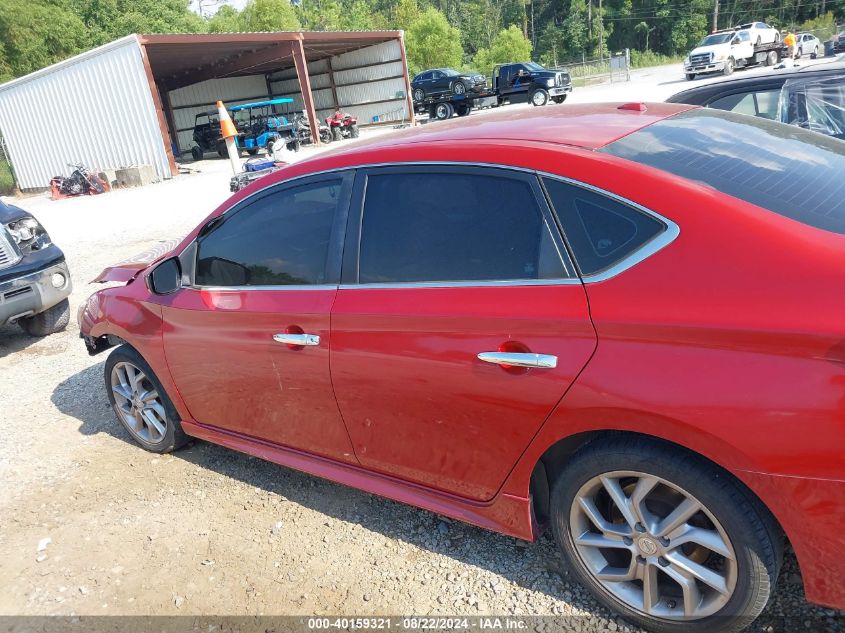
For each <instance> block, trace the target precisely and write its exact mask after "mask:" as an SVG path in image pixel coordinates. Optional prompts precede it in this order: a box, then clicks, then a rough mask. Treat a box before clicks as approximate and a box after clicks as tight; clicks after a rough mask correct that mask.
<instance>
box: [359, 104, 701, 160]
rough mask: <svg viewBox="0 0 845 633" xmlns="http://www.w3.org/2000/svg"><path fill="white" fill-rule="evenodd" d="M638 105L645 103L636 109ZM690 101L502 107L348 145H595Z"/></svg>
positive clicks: (672, 112)
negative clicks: (483, 142)
mask: <svg viewBox="0 0 845 633" xmlns="http://www.w3.org/2000/svg"><path fill="white" fill-rule="evenodd" d="M640 107H642V108H643V109H642V110H639V109H633V108H640ZM691 107H693V106H688V105H684V104H668V103H645V104H640V103H637V104H620V103H590V104H573V105H567V106H546V107H542V108H530V109H519V110H517V109H514V110H511V109H510V108H503V109H501V110H500V111H498V112H493V113H490V114H487V113H485V114H483V115H479V116H473V117H469V118H467V117H460V118H454V119H451V120H449V121H437V122H431V123H427V124H425V125H422V126H419V127H417V128H413V129H410V130H405V131H403V132H397V133H395V134H390V135H386V136H382V137H378V138H375V139H372V140H370V141H363V142H360V143H356V145H355V149H350V150H349V151H351V152H354V151H356V150H357V149H358V148H361V149H366V150H367V151H369V150H372V149H374V148H378V147H387V146H396V145H405V144H413V143H440V142H444V143H472V142H480V141H504V142H514V143H522V142H539V143H549V144H553V145H567V146H571V147H579V148H583V149H590V150H594V149H599V148H601V147H604V146H605V145H607V144H608V143H612V142H613V141H615V140H618V139H620V138H622V137H623V136H627V135H628V134H631V133H632V132H636V131H637V130H639V129H642V128H644V127H646V126H648V125H651V124H652V123H655V122H656V121H660V120H662V119H665V118H668V117H671V116H674V115H675V114H678V113H679V112H685V111H686V110H689V109H691ZM620 108H621V109H620Z"/></svg>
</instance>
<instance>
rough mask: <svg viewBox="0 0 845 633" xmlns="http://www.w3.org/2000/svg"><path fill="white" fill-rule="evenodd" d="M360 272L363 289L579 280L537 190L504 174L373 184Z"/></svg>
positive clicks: (384, 178)
mask: <svg viewBox="0 0 845 633" xmlns="http://www.w3.org/2000/svg"><path fill="white" fill-rule="evenodd" d="M358 272H359V274H358V278H359V282H360V283H408V282H435V283H436V282H472V281H515V280H542V279H561V278H568V277H572V276H574V271H572V270H571V269H568V267H566V266H565V265H564V263H563V259H562V258H561V253H560V252H559V250H558V245H557V243H556V241H555V240H554V239H553V237H552V233H551V229H550V227H549V226H548V224H547V222H546V216H545V215H544V213H543V211H542V209H541V207H540V204H539V203H538V201H537V198H536V197H535V194H534V190H533V189H532V186H531V184H530V183H529V182H528V181H527V179H525V178H522V177H520V178H514V177H508V176H507V174H503V173H502V172H501V171H499V170H497V173H487V174H485V173H483V172H482V171H481V170H478V171H476V172H467V171H456V172H452V173H449V172H445V171H418V172H407V173H389V174H371V175H370V176H368V178H367V186H366V197H365V200H364V206H363V217H362V222H361V241H360V255H359V271H358Z"/></svg>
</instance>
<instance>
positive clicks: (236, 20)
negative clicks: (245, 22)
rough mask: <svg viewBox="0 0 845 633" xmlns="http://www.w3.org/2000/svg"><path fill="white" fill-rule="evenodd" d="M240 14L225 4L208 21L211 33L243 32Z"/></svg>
mask: <svg viewBox="0 0 845 633" xmlns="http://www.w3.org/2000/svg"><path fill="white" fill-rule="evenodd" d="M240 17H241V16H240V13H238V11H237V9H235V8H234V7H233V6H231V5H229V4H224V5H223V6H222V7H220V8H219V9H218V10H217V13H215V14H214V15H213V16H211V17H210V18H209V19H208V32H209V33H235V32H237V31H240V30H241V20H240Z"/></svg>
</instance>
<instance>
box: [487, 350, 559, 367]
mask: <svg viewBox="0 0 845 633" xmlns="http://www.w3.org/2000/svg"><path fill="white" fill-rule="evenodd" d="M478 360H482V361H484V362H485V363H493V364H494V365H510V366H511V367H536V368H540V369H554V368H555V367H557V356H552V355H551V354H526V353H517V352H481V353H480V354H479V355H478Z"/></svg>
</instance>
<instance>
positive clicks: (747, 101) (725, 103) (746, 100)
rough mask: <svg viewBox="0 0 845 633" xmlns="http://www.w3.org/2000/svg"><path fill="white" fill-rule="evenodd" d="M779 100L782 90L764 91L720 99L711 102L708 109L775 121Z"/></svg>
mask: <svg viewBox="0 0 845 633" xmlns="http://www.w3.org/2000/svg"><path fill="white" fill-rule="evenodd" d="M779 99H780V89H777V90H764V91H761V92H748V93H745V94H733V95H727V96H724V97H720V98H719V99H716V100H714V101H711V102H710V104H709V105H708V106H707V107H709V108H715V109H716V110H728V111H730V112H739V113H740V114H748V115H750V116H759V117H763V118H764V119H769V120H772V121H774V120H775V117H777V114H778V101H779Z"/></svg>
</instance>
